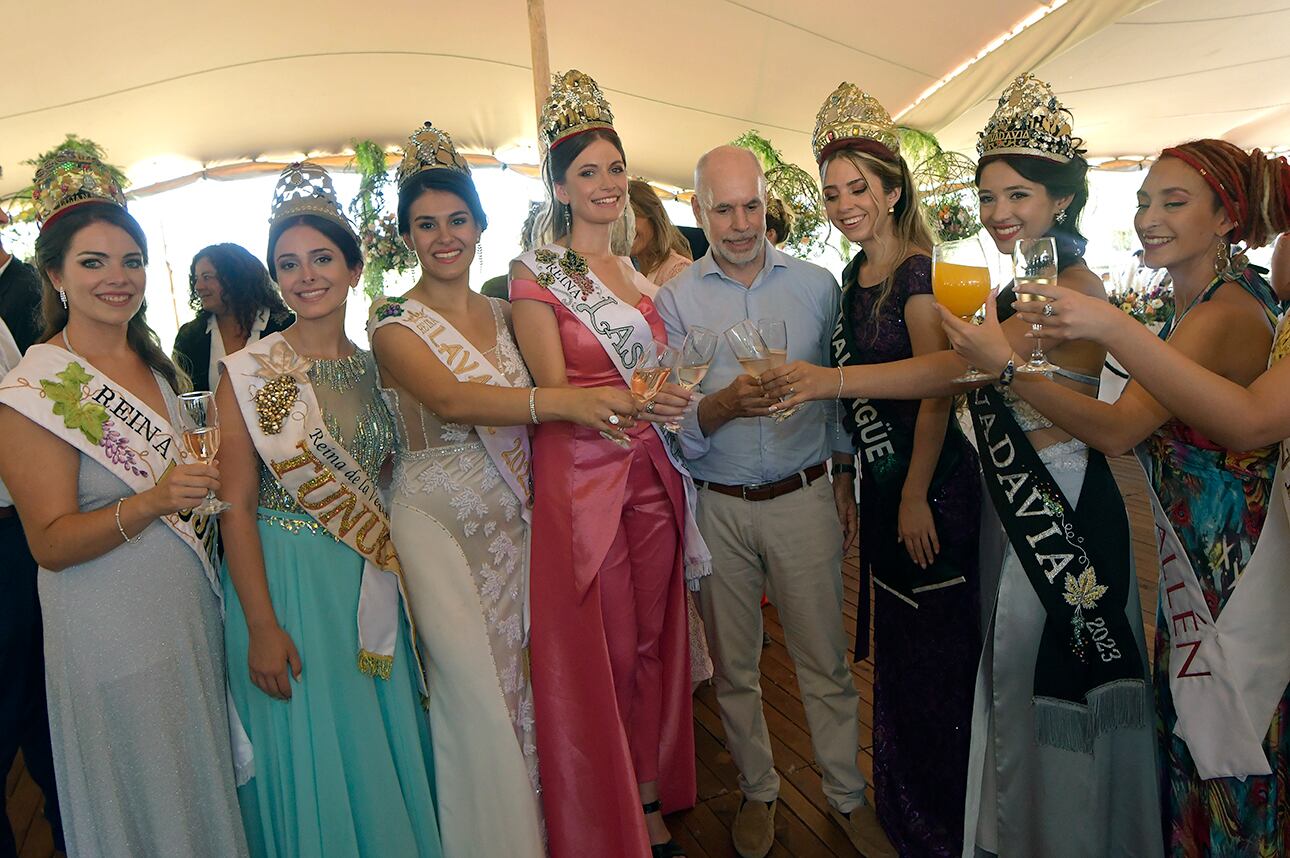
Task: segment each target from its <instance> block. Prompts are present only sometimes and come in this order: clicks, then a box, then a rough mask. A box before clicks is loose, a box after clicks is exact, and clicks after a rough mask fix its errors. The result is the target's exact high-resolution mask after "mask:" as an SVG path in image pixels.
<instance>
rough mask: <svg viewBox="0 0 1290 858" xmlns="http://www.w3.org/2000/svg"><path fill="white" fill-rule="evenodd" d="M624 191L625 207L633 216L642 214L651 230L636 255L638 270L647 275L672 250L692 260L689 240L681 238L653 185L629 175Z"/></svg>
mask: <svg viewBox="0 0 1290 858" xmlns="http://www.w3.org/2000/svg"><path fill="white" fill-rule="evenodd" d="M627 195H628V197H629V198H630V199H631V206H630V207H629V208H631V209H634V210H635V213H636V219H637V220H641V219H642V218H643V219H644V220H647V221H649V224H650V226H651V227H653V230H654V238H653V239H652V240H651V241H650V243H649V245H648V246H646V247H645V249H644V250H642V251H641V252H640V253H639V254H637V256H636V261H637V262H639V263H640V265H641V273H642V274H644V275H645V276H646V277H649V276H650V275H651V274H653V273H654V272H655V271H656V270H657V269H658V267H659V266H660V265H662V264H663V263H664V262H665V261H667V257H668V255H669V254H672V253H678V254H680V255H681V256H684V257H685V258H686V259H689V260H691V261H693V260H694V255H693V254H692V253H691V252H690V242H688V241H686V240H685V236H683V235H681V231H680V230H679V229H677V228H676V225H675V224H673V223H672V219H671V218H669V217H668V216H667V210H666V209H664V208H663V202H662V200H660V199H659V198H658V194H656V193H654V189H653V188H652V187H650V185H649V183H648V182H643V181H641V180H640V179H632V180H631V182H630V183H629V184H628V185H627Z"/></svg>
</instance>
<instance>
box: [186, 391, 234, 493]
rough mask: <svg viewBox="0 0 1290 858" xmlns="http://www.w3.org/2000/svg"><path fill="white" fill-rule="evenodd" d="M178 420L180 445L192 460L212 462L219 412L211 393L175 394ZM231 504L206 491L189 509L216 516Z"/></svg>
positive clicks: (216, 439) (216, 441)
mask: <svg viewBox="0 0 1290 858" xmlns="http://www.w3.org/2000/svg"><path fill="white" fill-rule="evenodd" d="M179 419H180V423H181V425H182V428H183V432H184V446H185V447H187V448H188V452H189V453H191V454H192V455H193V458H195V459H197V461H199V462H201V463H202V464H203V465H209V464H210V463H211V462H213V461H215V454H216V453H217V452H218V451H219V411H218V410H217V409H216V408H215V394H214V393H212V392H211V391H209V390H195V391H193V392H192V393H181V394H180V395H179ZM232 506H233V505H232V504H229V503H225V502H224V501H222V500H220V499H219V498H217V497H215V492H213V491H211V490H207V492H206V500H204V501H202V502H201V503H200V504H198V505H197V506H196V507H194V508H193V512H195V513H199V514H201V515H218V514H220V513H221V512H223V511H224V510H226V509H231V508H232Z"/></svg>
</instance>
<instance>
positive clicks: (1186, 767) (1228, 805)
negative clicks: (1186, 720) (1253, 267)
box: [1146, 281, 1290, 858]
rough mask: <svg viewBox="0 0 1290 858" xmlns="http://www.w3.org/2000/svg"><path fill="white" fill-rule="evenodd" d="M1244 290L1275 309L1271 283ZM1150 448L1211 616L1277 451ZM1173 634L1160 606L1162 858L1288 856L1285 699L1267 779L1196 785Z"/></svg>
mask: <svg viewBox="0 0 1290 858" xmlns="http://www.w3.org/2000/svg"><path fill="white" fill-rule="evenodd" d="M1242 285H1244V286H1245V287H1246V289H1247V290H1248V291H1250V292H1251V293H1252V294H1254V295H1256V297H1260V298H1261V299H1262V300H1263V301H1264V303H1265V305H1267V307H1268V309H1269V312H1272V311H1273V309H1274V308H1275V304H1274V303H1272V298H1271V293H1270V291H1269V290H1268V289H1267V284H1265V283H1262V281H1258V282H1257V283H1242ZM1260 285H1261V287H1262V288H1261V289H1259V288H1258V287H1259V286H1260ZM1212 292H1213V288H1211V289H1210V290H1208V291H1207V292H1206V297H1208V296H1209V295H1211V294H1212ZM1264 293H1266V295H1265V294H1264ZM1166 335H1167V332H1166ZM1146 449H1147V452H1148V453H1149V454H1150V459H1149V462H1148V466H1149V474H1148V476H1149V478H1150V480H1151V486H1152V488H1153V489H1154V490H1155V492H1156V495H1157V496H1158V497H1159V498H1160V503H1161V506H1162V507H1163V508H1164V510H1165V514H1166V515H1168V516H1169V520H1170V522H1171V523H1172V524H1173V527H1174V530H1175V531H1176V532H1177V534H1178V538H1179V540H1180V541H1181V542H1182V545H1183V548H1184V549H1185V551H1186V553H1187V559H1188V560H1189V561H1191V565H1192V568H1193V569H1194V570H1195V572H1196V577H1197V579H1198V580H1199V582H1200V587H1201V590H1202V591H1203V592H1204V594H1205V601H1206V602H1207V603H1208V605H1209V610H1210V612H1211V613H1212V614H1213V616H1214V617H1215V618H1216V619H1217V618H1218V616H1219V615H1220V614H1221V613H1222V610H1223V606H1224V605H1225V604H1226V603H1227V600H1228V598H1230V597H1231V595H1232V591H1233V589H1234V588H1235V587H1236V583H1237V582H1238V581H1239V580H1240V577H1241V571H1242V570H1243V569H1244V568H1245V564H1246V563H1248V562H1249V560H1250V557H1251V555H1253V553H1254V548H1255V545H1256V544H1257V543H1258V539H1259V534H1260V532H1261V531H1262V530H1263V521H1264V519H1265V518H1266V516H1267V510H1268V502H1269V499H1270V493H1271V491H1272V476H1273V472H1274V471H1275V469H1276V459H1277V451H1278V447H1277V446H1275V445H1274V446H1271V447H1264V448H1262V449H1259V450H1254V451H1250V452H1244V453H1240V452H1235V451H1232V450H1228V449H1225V448H1224V447H1222V446H1220V445H1218V444H1216V443H1214V442H1213V441H1211V440H1209V439H1208V438H1206V437H1204V436H1203V435H1201V434H1200V433H1199V432H1197V431H1196V430H1194V429H1192V428H1191V427H1189V426H1186V425H1185V424H1183V423H1181V422H1179V421H1178V420H1170V421H1169V422H1168V423H1165V424H1164V425H1163V426H1161V427H1160V428H1159V429H1157V430H1156V432H1155V433H1154V434H1153V435H1152V436H1151V437H1150V438H1149V439H1148V440H1147V442H1146ZM1170 631H1171V630H1170V626H1169V621H1168V616H1167V615H1166V613H1165V605H1164V603H1163V602H1162V601H1160V602H1157V608H1156V645H1155V653H1156V669H1155V686H1156V713H1157V730H1158V735H1159V740H1160V752H1161V811H1162V813H1163V815H1164V833H1165V847H1166V854H1167V855H1170V856H1174V858H1201V856H1223V858H1247V857H1248V858H1273V856H1282V855H1286V854H1288V853H1290V729H1288V728H1290V693H1288V694H1287V695H1286V696H1283V697H1282V700H1281V703H1280V705H1278V706H1277V709H1276V712H1275V713H1274V714H1273V716H1272V724H1271V726H1270V727H1269V728H1268V734H1267V736H1266V737H1265V738H1264V742H1263V749H1264V751H1265V752H1266V753H1267V755H1268V759H1269V761H1270V762H1271V764H1272V774H1270V775H1263V776H1250V777H1247V778H1246V779H1245V780H1244V782H1242V781H1239V780H1237V779H1236V778H1216V779H1212V780H1201V779H1200V776H1199V775H1198V774H1197V772H1196V766H1195V763H1194V762H1193V761H1192V758H1191V754H1190V753H1189V752H1188V750H1187V745H1186V743H1184V742H1183V740H1182V739H1180V738H1179V737H1178V736H1176V735H1174V732H1173V728H1174V724H1176V723H1177V721H1178V715H1177V712H1176V710H1175V709H1174V701H1173V695H1172V693H1171V691H1170V688H1169V676H1170V656H1171V652H1172V650H1173V645H1172V643H1171V634H1170Z"/></svg>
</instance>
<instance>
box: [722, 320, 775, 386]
mask: <svg viewBox="0 0 1290 858" xmlns="http://www.w3.org/2000/svg"><path fill="white" fill-rule="evenodd" d="M726 342H728V343H729V344H730V350H731V351H732V352H734V353H735V360H737V361H739V366H741V367H743V371H744V372H745V373H747V374H748V375H751V376H753V377H754V378H758V377H760V376H761V374H762V373H763V372H765V371H766V370H768V369H770V368H772V367H774V366H777V365H778V364H776V363H775V362H774V361H775V360H776V357H775V356H773V355H772V354H771V350H770V346H768V345H766V338H765V337H763V336H762V335H761V331H760V330H758V328H757V322H754V321H752V320H751V319H744V320H743V321H742V322H738V323H737V324H735V325H732V326H731V327H730V328H729V329H728V330H727V331H726ZM778 360H779V363H783V362H784V360H783V355H780V356H779V358H778Z"/></svg>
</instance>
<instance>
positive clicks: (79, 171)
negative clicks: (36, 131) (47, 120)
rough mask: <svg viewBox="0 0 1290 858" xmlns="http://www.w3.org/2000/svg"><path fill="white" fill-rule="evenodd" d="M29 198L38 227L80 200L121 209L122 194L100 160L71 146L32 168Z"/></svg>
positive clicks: (122, 203)
mask: <svg viewBox="0 0 1290 858" xmlns="http://www.w3.org/2000/svg"><path fill="white" fill-rule="evenodd" d="M31 201H32V204H33V205H34V206H35V209H36V221H37V223H40V224H41V225H42V226H43V225H45V224H48V223H49V222H50V221H51V220H52V219H53V218H54V216H55V215H57V214H59V213H61V212H64V211H66V210H67V209H69V208H71V207H73V206H78V205H81V204H82V203H94V202H98V203H111V204H112V205H117V206H120V207H121V208H125V194H124V193H122V191H121V187H120V185H118V184H117V183H116V179H114V178H112V173H111V171H110V170H108V168H107V167H105V166H104V165H103V162H102V161H100V160H98V159H97V158H94V157H92V156H89V155H84V154H82V153H80V152H76V151H74V150H72V149H60V150H58V151H57V152H55V153H54V154H53V155H50V156H49V157H48V158H46V159H45V160H43V161H41V162H40V164H39V165H38V166H37V167H36V179H35V183H34V184H33V185H32V190H31Z"/></svg>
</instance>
